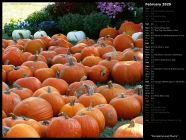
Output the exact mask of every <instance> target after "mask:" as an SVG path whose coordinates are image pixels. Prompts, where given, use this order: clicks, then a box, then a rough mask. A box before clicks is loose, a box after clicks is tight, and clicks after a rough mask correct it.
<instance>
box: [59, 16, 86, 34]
mask: <svg viewBox="0 0 186 140" xmlns="http://www.w3.org/2000/svg"><path fill="white" fill-rule="evenodd" d="M83 18H84V17H83V16H82V15H80V14H67V15H65V16H63V17H60V18H59V21H58V28H59V30H60V31H61V33H63V34H67V33H68V32H69V31H73V30H83V29H84V28H83Z"/></svg>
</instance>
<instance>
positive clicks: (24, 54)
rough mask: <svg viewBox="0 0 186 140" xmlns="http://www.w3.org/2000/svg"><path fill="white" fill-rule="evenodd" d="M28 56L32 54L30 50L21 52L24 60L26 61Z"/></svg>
mask: <svg viewBox="0 0 186 140" xmlns="http://www.w3.org/2000/svg"><path fill="white" fill-rule="evenodd" d="M30 56H32V54H31V53H30V52H23V57H24V62H25V61H27V60H28V58H29V57H30Z"/></svg>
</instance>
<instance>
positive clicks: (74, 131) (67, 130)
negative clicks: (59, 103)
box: [47, 115, 81, 138]
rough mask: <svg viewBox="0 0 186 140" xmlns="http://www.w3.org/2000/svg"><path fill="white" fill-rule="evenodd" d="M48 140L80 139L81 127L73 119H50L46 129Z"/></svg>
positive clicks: (60, 117) (62, 117) (64, 117)
mask: <svg viewBox="0 0 186 140" xmlns="http://www.w3.org/2000/svg"><path fill="white" fill-rule="evenodd" d="M47 136H48V137H49V138H80V137H81V125H80V123H79V122H78V121H77V120H76V119H73V118H69V117H68V116H66V115H65V116H59V117H56V118H54V119H52V121H51V123H50V124H49V126H48V129H47Z"/></svg>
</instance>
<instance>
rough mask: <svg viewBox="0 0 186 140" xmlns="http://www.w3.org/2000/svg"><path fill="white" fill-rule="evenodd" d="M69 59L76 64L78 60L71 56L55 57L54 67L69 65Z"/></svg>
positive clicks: (61, 55)
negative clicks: (55, 65)
mask: <svg viewBox="0 0 186 140" xmlns="http://www.w3.org/2000/svg"><path fill="white" fill-rule="evenodd" d="M69 58H71V59H72V61H73V62H74V63H75V62H77V60H76V58H75V57H73V56H72V55H70V54H58V55H56V56H54V57H53V59H52V65H54V64H66V63H69Z"/></svg>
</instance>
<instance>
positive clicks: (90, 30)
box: [83, 12, 111, 39]
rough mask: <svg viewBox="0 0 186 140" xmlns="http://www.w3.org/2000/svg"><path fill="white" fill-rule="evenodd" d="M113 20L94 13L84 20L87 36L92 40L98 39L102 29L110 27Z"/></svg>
mask: <svg viewBox="0 0 186 140" xmlns="http://www.w3.org/2000/svg"><path fill="white" fill-rule="evenodd" d="M110 22H111V20H110V19H109V17H108V16H107V15H104V14H102V13H97V12H93V13H91V14H90V15H87V16H86V17H85V18H84V20H83V27H84V31H85V33H86V35H87V36H88V37H90V38H94V39H96V38H98V37H99V32H100V30H101V29H102V28H104V27H107V26H108V25H110Z"/></svg>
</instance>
